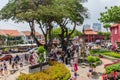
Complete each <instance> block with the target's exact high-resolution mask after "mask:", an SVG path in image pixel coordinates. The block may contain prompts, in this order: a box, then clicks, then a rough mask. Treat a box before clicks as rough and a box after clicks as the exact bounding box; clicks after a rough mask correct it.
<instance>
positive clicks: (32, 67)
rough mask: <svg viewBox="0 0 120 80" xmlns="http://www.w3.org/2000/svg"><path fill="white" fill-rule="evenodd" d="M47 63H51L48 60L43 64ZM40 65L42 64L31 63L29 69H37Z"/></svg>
mask: <svg viewBox="0 0 120 80" xmlns="http://www.w3.org/2000/svg"><path fill="white" fill-rule="evenodd" d="M47 64H49V63H48V62H45V63H42V66H45V65H47ZM38 67H40V64H35V65H31V66H29V69H35V68H38Z"/></svg>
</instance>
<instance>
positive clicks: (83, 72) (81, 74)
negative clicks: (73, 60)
mask: <svg viewBox="0 0 120 80" xmlns="http://www.w3.org/2000/svg"><path fill="white" fill-rule="evenodd" d="M101 60H102V64H101V65H100V66H97V67H96V69H95V71H96V72H97V75H95V76H92V79H90V78H88V77H87V72H88V70H89V67H88V66H86V67H84V68H82V67H81V66H79V70H78V72H77V73H78V77H77V80H102V79H101V75H102V73H103V72H104V71H105V69H104V64H108V63H112V61H111V60H109V59H105V58H101ZM67 67H68V68H69V69H70V70H71V67H70V66H67ZM71 76H74V73H73V72H71Z"/></svg>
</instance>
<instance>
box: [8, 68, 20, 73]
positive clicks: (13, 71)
mask: <svg viewBox="0 0 120 80" xmlns="http://www.w3.org/2000/svg"><path fill="white" fill-rule="evenodd" d="M9 71H10V74H14V73H15V72H16V71H18V70H15V69H11V70H9Z"/></svg>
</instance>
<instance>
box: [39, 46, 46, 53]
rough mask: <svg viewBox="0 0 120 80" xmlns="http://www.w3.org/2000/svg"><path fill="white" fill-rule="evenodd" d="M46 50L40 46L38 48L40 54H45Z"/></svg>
mask: <svg viewBox="0 0 120 80" xmlns="http://www.w3.org/2000/svg"><path fill="white" fill-rule="evenodd" d="M45 51H46V50H45V48H44V46H40V47H38V53H44V52H45Z"/></svg>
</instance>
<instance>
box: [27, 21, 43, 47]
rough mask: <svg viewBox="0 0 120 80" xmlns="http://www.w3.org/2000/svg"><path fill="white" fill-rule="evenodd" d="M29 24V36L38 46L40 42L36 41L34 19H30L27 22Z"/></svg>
mask: <svg viewBox="0 0 120 80" xmlns="http://www.w3.org/2000/svg"><path fill="white" fill-rule="evenodd" d="M29 26H30V29H31V36H32V38H33V39H34V40H35V42H36V44H37V46H38V47H39V46H40V45H42V44H41V43H40V42H39V41H38V39H37V38H36V36H35V28H34V27H35V26H34V20H32V21H30V22H29Z"/></svg>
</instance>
